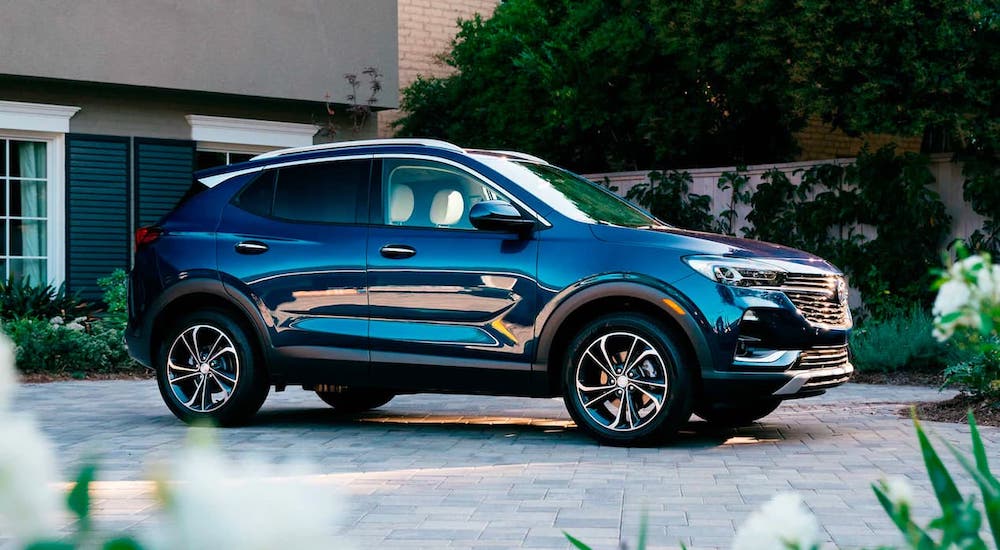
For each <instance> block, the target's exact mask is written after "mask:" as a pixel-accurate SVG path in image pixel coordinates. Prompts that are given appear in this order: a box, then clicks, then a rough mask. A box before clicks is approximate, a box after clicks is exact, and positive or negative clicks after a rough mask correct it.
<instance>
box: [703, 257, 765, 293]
mask: <svg viewBox="0 0 1000 550" xmlns="http://www.w3.org/2000/svg"><path fill="white" fill-rule="evenodd" d="M684 261H685V262H686V263H687V264H688V265H689V266H691V269H693V270H695V271H697V272H698V273H701V274H702V275H704V276H706V277H708V278H709V279H712V280H713V281H715V282H717V283H722V284H724V285H730V286H778V285H780V284H781V281H782V280H783V279H784V276H785V271H783V270H781V269H778V268H776V267H774V266H773V265H770V264H767V263H764V262H760V261H756V260H751V259H746V258H727V257H724V256H688V257H686V258H684Z"/></svg>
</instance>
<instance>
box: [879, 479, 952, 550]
mask: <svg viewBox="0 0 1000 550" xmlns="http://www.w3.org/2000/svg"><path fill="white" fill-rule="evenodd" d="M872 490H873V491H875V497H876V498H877V499H878V501H879V504H881V505H882V508H884V509H885V512H886V513H887V514H888V515H889V519H891V520H892V522H893V523H894V524H896V527H897V528H899V531H900V532H901V533H902V534H903V536H904V537H905V538H906V541H907V542H909V543H910V546H911V547H912V548H915V549H917V550H934V549H936V548H937V545H936V544H934V539H932V538H931V537H930V535H928V534H927V532H926V531H924V530H923V529H921V528H920V526H919V525H917V524H916V523H914V522H913V520H911V519H910V513H909V511H907V510H904V509H902V508H900V507H898V506H896V503H894V502H892V501H891V500H889V496H888V495H886V494H885V491H884V490H882V488H881V487H879V486H878V485H876V484H874V483H873V484H872Z"/></svg>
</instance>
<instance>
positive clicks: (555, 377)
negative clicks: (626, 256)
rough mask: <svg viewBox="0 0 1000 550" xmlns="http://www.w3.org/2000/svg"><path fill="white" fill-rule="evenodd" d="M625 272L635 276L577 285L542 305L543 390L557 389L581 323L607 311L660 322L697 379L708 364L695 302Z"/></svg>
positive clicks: (539, 352)
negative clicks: (688, 360) (688, 358)
mask: <svg viewBox="0 0 1000 550" xmlns="http://www.w3.org/2000/svg"><path fill="white" fill-rule="evenodd" d="M626 277H628V278H629V279H638V277H635V276H623V277H622V278H620V279H618V280H607V279H605V280H603V281H601V282H594V283H593V284H590V285H585V284H584V285H578V287H577V288H575V289H574V291H573V292H572V293H571V294H568V295H567V296H565V297H564V298H563V299H561V300H558V302H557V301H556V300H553V301H552V302H550V304H553V302H555V304H554V306H553V307H551V308H546V309H548V310H549V311H548V312H546V311H543V312H542V315H540V323H539V324H540V326H541V327H542V328H541V330H540V332H539V337H538V348H537V351H536V359H535V367H536V369H537V370H538V372H539V375H540V378H541V379H540V380H539V382H540V383H542V384H544V389H545V391H544V393H545V394H546V395H560V394H561V393H562V376H560V374H561V370H562V363H563V360H564V358H565V353H566V351H567V350H566V346H568V345H569V343H570V341H571V340H572V339H573V337H574V336H575V335H576V334H577V333H578V332H579V331H580V329H581V328H582V327H583V325H585V324H586V323H587V322H589V321H591V320H593V319H595V318H597V317H599V316H601V315H605V314H608V313H619V312H636V313H641V314H643V315H646V316H648V317H651V318H653V319H654V320H656V321H658V322H660V323H662V324H663V325H664V326H665V328H667V330H669V331H670V332H671V333H673V334H674V335H675V336H676V337H677V339H678V340H679V341H678V344H680V345H682V346H684V348H685V350H686V351H687V352H689V353H690V354H691V357H692V358H693V359H694V360H695V361H696V363H697V365H696V366H697V368H694V369H692V371H693V372H692V375H693V376H694V377H695V380H696V381H698V380H700V379H701V371H702V369H706V368H711V365H712V364H713V362H712V353H711V350H710V348H709V346H708V342H707V341H706V339H705V336H704V332H703V331H702V329H701V328H700V327H699V321H701V322H703V321H704V319H703V316H702V314H701V312H700V311H699V310H698V309H697V308H696V307H695V306H694V304H693V303H691V302H690V300H688V299H687V298H685V297H684V296H683V295H681V294H680V293H679V292H677V291H676V290H674V289H672V288H671V287H669V286H667V285H665V284H662V283H658V282H655V281H641V282H640V281H637V280H626ZM699 386H700V384H698V383H696V384H695V387H699Z"/></svg>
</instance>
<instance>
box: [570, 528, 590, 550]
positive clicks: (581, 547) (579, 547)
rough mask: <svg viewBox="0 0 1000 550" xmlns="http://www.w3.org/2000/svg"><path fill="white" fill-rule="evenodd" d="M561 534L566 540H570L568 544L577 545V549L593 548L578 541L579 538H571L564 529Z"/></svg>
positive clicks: (587, 549) (586, 549)
mask: <svg viewBox="0 0 1000 550" xmlns="http://www.w3.org/2000/svg"><path fill="white" fill-rule="evenodd" d="M563 536H565V537H566V540H568V541H569V542H570V544H572V545H573V546H575V547H577V548H578V549H579V550H593V549H592V548H591V547H589V546H587V545H586V544H584V543H582V542H580V541H579V540H577V539H575V538H573V537H572V536H571V535H570V534H569V533H567V532H566V531H563Z"/></svg>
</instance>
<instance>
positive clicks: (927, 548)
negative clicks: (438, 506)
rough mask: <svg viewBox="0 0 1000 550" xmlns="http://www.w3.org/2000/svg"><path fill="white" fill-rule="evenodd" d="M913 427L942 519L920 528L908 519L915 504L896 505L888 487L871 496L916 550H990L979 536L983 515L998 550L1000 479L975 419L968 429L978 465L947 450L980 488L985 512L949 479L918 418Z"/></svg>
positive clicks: (877, 488) (876, 487)
mask: <svg viewBox="0 0 1000 550" xmlns="http://www.w3.org/2000/svg"><path fill="white" fill-rule="evenodd" d="M913 423H914V425H915V426H916V428H917V438H918V440H919V441H920V450H921V453H922V455H923V458H924V465H925V466H926V468H927V475H928V477H930V480H931V486H932V487H933V489H934V495H935V496H936V497H937V501H938V504H939V505H940V507H941V515H940V516H939V517H937V518H936V519H934V520H933V521H931V522H930V523H929V524H928V526H927V527H920V526H919V525H917V524H916V522H915V521H914V520H913V518H912V516H911V514H910V512H911V511H910V506H911V505H912V503H911V502H906V501H899V500H898V499H897V500H894V499H893V498H892V495H891V494H890V491H889V487H888V486H887V485H886V484H885V483H879V484H873V485H872V490H874V491H875V496H876V497H877V498H878V501H879V503H880V504H881V505H882V507H883V508H884V509H885V511H886V513H887V514H889V517H890V518H891V519H892V521H893V523H894V524H895V525H896V526H897V527H898V528H899V530H900V532H901V533H902V534H903V537H904V538H905V540H906V542H907V545H908V546H909V547H910V548H914V549H917V550H935V549H939V548H940V549H945V548H970V549H983V550H985V549H986V548H987V546H986V543H985V542H984V541H983V539H982V537H981V535H980V528H981V526H982V524H983V512H985V515H986V520H987V522H988V524H989V526H990V531H991V532H992V535H993V543H994V545H996V544H1000V481H997V478H996V477H995V476H994V475H993V473H992V472H990V468H989V463H988V461H987V458H986V449H985V446H984V445H983V440H982V438H981V437H980V435H979V429H978V428H977V427H976V419H975V418H974V417H973V416H972V413H971V412H970V413H969V428H970V432H971V437H972V452H973V456H974V462H973V461H970V460H969V458H968V457H966V456H965V455H964V454H963V453H961V452H960V451H959V450H958V449H956V448H955V447H953V446H952V445H950V444H948V443H947V442H946V443H945V444H946V445H947V446H948V449H949V450H950V451H951V453H952V454H953V455H954V456H955V458H956V459H957V460H958V462H959V464H960V465H961V466H962V468H963V469H964V470H965V471H966V472H967V473H968V474H969V475H970V476H971V477H972V479H973V481H975V484H976V485H977V486H978V487H979V490H980V493H981V494H982V499H983V511H980V510H979V509H978V508H977V507H976V502H975V499H974V498H971V497H970V498H966V497H963V496H962V494H961V493H960V492H959V490H958V486H957V485H956V484H955V480H954V479H953V478H952V475H951V473H950V472H949V471H948V468H947V467H946V466H945V465H944V462H943V461H942V460H941V457H940V456H939V455H938V453H937V451H936V450H935V449H934V446H933V445H932V444H931V442H930V438H929V437H928V436H927V433H926V432H925V431H924V429H923V426H922V425H921V424H920V422H919V421H917V419H916V417H914V419H913ZM935 532H940V536H939V537H938V538H937V539H935V537H934V536H932V533H935Z"/></svg>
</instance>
